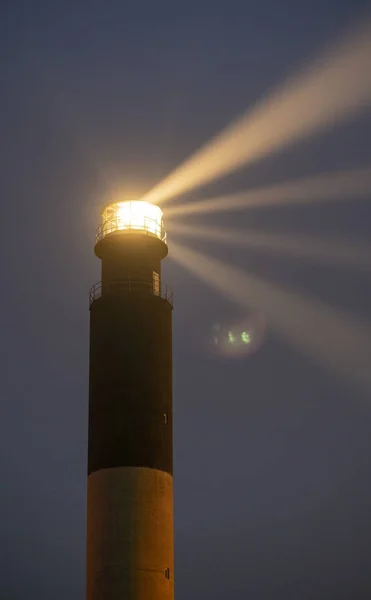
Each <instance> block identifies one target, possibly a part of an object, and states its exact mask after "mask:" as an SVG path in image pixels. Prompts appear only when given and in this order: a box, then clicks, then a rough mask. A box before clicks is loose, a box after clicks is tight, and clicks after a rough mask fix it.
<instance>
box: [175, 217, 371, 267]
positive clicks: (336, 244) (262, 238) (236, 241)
mask: <svg viewBox="0 0 371 600" xmlns="http://www.w3.org/2000/svg"><path fill="white" fill-rule="evenodd" d="M168 230H169V233H170V235H171V234H172V233H175V234H177V235H185V236H190V237H196V238H200V239H203V240H214V241H217V242H221V243H224V244H230V245H233V246H249V247H253V248H258V249H261V250H263V251H265V250H268V251H273V252H280V253H283V254H289V255H291V256H298V257H303V258H314V259H316V260H317V261H319V262H321V263H324V264H339V265H350V266H353V267H360V268H370V267H371V245H370V244H367V243H366V242H364V243H362V242H355V241H352V240H348V239H347V240H344V241H340V240H338V239H334V238H329V237H323V238H320V237H314V236H308V235H303V234H300V235H291V234H277V233H267V232H261V231H256V230H252V229H251V230H250V229H244V230H228V229H222V228H219V227H201V226H198V225H183V224H178V223H172V222H171V221H170V222H169V226H168Z"/></svg>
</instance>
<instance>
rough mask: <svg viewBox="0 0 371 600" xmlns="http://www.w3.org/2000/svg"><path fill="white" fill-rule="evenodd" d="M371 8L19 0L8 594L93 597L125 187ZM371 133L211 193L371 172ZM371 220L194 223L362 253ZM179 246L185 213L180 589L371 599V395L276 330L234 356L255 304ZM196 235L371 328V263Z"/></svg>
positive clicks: (9, 68)
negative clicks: (214, 279)
mask: <svg viewBox="0 0 371 600" xmlns="http://www.w3.org/2000/svg"><path fill="white" fill-rule="evenodd" d="M368 8H369V4H368V3H367V2H361V1H358V2H355V1H354V0H313V1H312V2H303V1H300V0H281V1H278V0H259V1H257V0H251V1H249V0H245V1H241V2H238V1H233V0H231V1H229V2H227V1H221V0H213V1H211V0H210V2H204V3H203V2H197V3H196V2H190V3H184V2H174V1H173V2H168V1H163V2H161V1H160V2H154V1H153V0H152V1H151V0H142V1H140V0H138V2H136V3H135V2H131V1H127V2H118V1H111V2H109V1H107V2H106V3H104V2H102V1H96V0H95V1H94V0H92V1H90V2H82V1H79V0H76V2H68V1H66V2H46V1H45V2H41V1H37V0H35V1H31V0H29V1H24V2H22V1H17V0H12V1H9V0H8V1H7V2H5V3H4V5H3V8H2V9H1V14H0V17H1V18H0V63H1V67H0V77H1V96H0V128H1V129H0V131H1V137H0V144H1V150H0V171H1V176H0V181H1V212H2V235H1V236H0V243H1V246H2V249H1V250H2V252H1V262H0V269H1V271H0V278H1V289H2V294H1V311H0V319H1V323H0V327H1V329H0V332H1V335H0V352H1V362H0V365H1V403H0V445H1V446H0V447H1V452H0V474H1V479H0V481H1V484H0V558H1V560H0V597H1V598H3V599H4V600H20V599H25V600H26V599H27V600H34V599H35V600H36V599H38V600H44V599H45V600H50V599H51V598H53V599H54V600H65V599H66V598H68V599H69V600H81V599H82V598H84V593H85V592H84V589H85V514H86V506H85V501H86V499H85V494H86V463H87V408H88V344H89V311H88V294H89V288H90V287H91V285H93V284H94V283H95V282H96V281H98V280H99V279H100V273H99V268H100V264H99V260H98V259H96V258H95V256H94V253H93V245H94V235H95V228H96V226H97V225H98V224H99V214H100V208H101V206H102V204H104V202H106V201H107V197H113V195H114V193H116V191H117V190H119V191H120V193H123V194H126V195H127V196H129V197H130V198H133V197H134V198H135V197H138V196H140V195H141V194H143V193H144V192H146V191H148V190H149V189H150V188H151V186H153V185H155V184H156V183H157V182H159V181H160V180H161V179H162V178H163V177H164V176H165V175H167V174H168V173H169V172H170V171H171V170H172V169H173V168H175V167H176V166H177V165H178V164H179V163H180V162H181V161H182V160H184V159H186V158H187V157H188V156H190V155H191V154H192V153H193V152H194V151H195V150H196V149H198V148H199V147H201V146H202V145H203V144H204V143H206V142H207V141H208V140H209V139H210V138H211V137H212V136H214V135H215V134H216V133H217V132H219V131H220V130H221V129H222V128H223V127H225V126H226V125H227V124H228V123H229V122H230V121H231V120H232V119H234V118H235V117H237V116H238V115H240V114H241V113H242V112H244V111H245V110H247V109H248V108H249V107H250V106H253V105H254V104H255V103H257V102H259V100H260V99H262V98H264V97H265V96H266V95H267V94H269V92H270V91H271V90H273V89H275V88H276V87H277V86H278V85H280V84H281V83H282V82H283V81H285V79H287V77H288V76H290V75H291V74H293V73H295V72H297V71H298V70H299V69H300V68H301V67H302V66H305V65H306V64H307V63H308V62H309V61H310V60H311V58H313V57H316V56H318V55H319V54H320V53H321V52H322V51H323V49H325V48H326V47H327V45H328V44H329V42H330V41H332V40H334V39H336V37H337V36H339V35H341V33H342V32H343V31H345V30H346V29H347V27H349V26H351V25H352V24H353V23H356V22H357V20H358V19H359V18H362V15H363V14H366V10H368ZM370 69H371V67H370ZM370 134H371V117H370V112H365V113H363V115H360V116H358V117H357V118H356V117H353V118H350V119H348V120H346V121H344V123H341V124H338V125H337V126H336V127H334V128H332V129H329V130H328V131H326V132H322V133H318V134H317V135H315V136H312V137H311V138H308V139H306V140H302V141H300V142H298V143H296V144H295V145H293V146H291V147H288V148H285V149H284V150H282V151H281V152H277V153H276V154H275V155H272V156H270V157H268V158H265V159H264V160H261V161H259V162H257V163H256V164H253V165H251V166H250V167H248V168H246V169H243V170H241V171H239V172H238V173H236V174H235V175H234V176H229V177H227V178H224V179H223V180H221V181H218V182H214V183H212V184H210V185H208V186H207V187H206V188H205V189H204V190H202V193H203V194H204V195H205V197H206V196H208V195H209V196H215V195H220V194H223V193H224V192H226V191H227V190H228V191H240V190H244V189H248V188H249V187H250V186H265V185H267V184H269V183H274V182H278V181H282V182H284V181H291V180H293V179H296V178H299V177H308V176H311V175H314V174H317V173H320V172H328V171H332V170H341V169H348V168H355V167H365V166H368V165H369V164H370V159H371V144H370V139H371V137H370ZM110 195H111V196H110ZM193 197H195V198H198V197H199V193H198V192H197V193H196V192H195V194H193V192H192V193H191V194H188V195H187V198H184V199H183V201H184V202H186V201H188V200H189V201H191V200H192V198H193ZM169 206H170V204H169ZM164 211H165V223H166V205H165V206H164ZM178 218H179V217H178ZM370 221H371V208H370V205H369V202H368V201H365V200H363V201H361V200H356V199H354V200H352V199H347V201H341V202H331V203H323V204H319V203H317V204H315V205H306V206H299V207H293V206H291V207H287V206H286V207H279V206H276V207H274V208H266V209H254V210H249V211H245V212H240V213H233V212H230V213H228V212H225V213H221V214H215V215H212V214H208V215H205V216H202V217H201V215H200V216H199V217H192V216H189V217H187V223H196V222H197V223H198V224H201V223H202V224H203V225H208V223H213V226H215V225H217V226H219V227H224V226H225V227H227V228H229V229H230V228H234V227H239V228H240V229H241V228H243V227H244V226H246V227H249V228H254V227H256V228H257V229H259V230H270V231H276V232H281V233H290V232H291V233H293V232H295V233H296V234H298V233H304V232H305V233H306V234H313V235H314V234H315V235H321V236H323V237H324V239H325V238H326V235H327V234H331V235H332V236H333V235H339V236H340V235H341V236H343V237H344V236H345V237H346V239H348V238H349V239H350V238H353V239H357V240H362V239H363V240H366V239H367V238H368V237H369V235H370V225H369V224H370ZM171 238H172V235H171V226H170V224H169V257H170V258H169V259H167V260H166V265H164V278H165V279H166V282H168V283H169V284H170V285H171V286H172V287H173V289H174V291H175V294H176V296H175V309H174V414H175V450H174V451H175V545H176V547H175V552H176V573H175V581H176V598H177V600H227V599H228V600H245V599H251V600H291V599H293V600H294V599H295V600H297V599H300V600H322V599H326V600H327V599H328V600H361V599H362V600H363V599H365V600H366V599H368V598H370V597H371V569H370V555H371V528H370V525H369V524H368V522H369V520H370V519H369V516H370V505H371V480H370V462H371V443H370V434H371V399H370V398H369V397H368V396H369V394H367V393H366V391H364V390H362V389H361V388H358V387H357V385H355V384H353V383H350V382H349V381H347V380H346V379H343V378H342V377H341V376H340V375H338V376H336V375H335V374H334V373H330V372H329V371H328V370H327V369H326V368H325V367H321V365H319V364H316V363H315V361H312V360H310V359H309V358H307V356H306V355H305V353H304V352H303V351H302V349H301V348H300V347H299V346H291V345H289V344H288V343H287V342H285V341H284V340H283V339H282V338H280V337H279V336H278V335H277V334H276V333H275V332H274V331H273V329H271V328H270V326H269V322H267V324H266V332H265V336H264V339H262V343H261V345H260V347H259V349H258V350H257V351H256V352H255V353H254V354H251V355H245V356H244V357H242V358H241V357H239V358H232V357H229V358H228V357H223V356H216V355H215V353H214V352H213V351H212V343H211V338H212V327H213V325H214V324H215V323H221V324H222V325H223V327H224V326H225V327H228V324H229V323H233V322H235V321H236V320H238V319H242V320H243V319H244V318H245V317H246V311H245V313H244V312H243V311H242V310H241V307H237V306H235V305H234V304H232V303H230V302H228V301H227V300H225V299H223V298H222V297H221V296H220V295H219V294H218V293H217V292H216V291H214V290H213V289H211V288H210V287H208V286H207V285H206V284H204V283H202V282H201V281H199V280H197V279H196V278H195V277H194V276H193V275H191V274H190V273H188V272H187V271H185V270H184V269H183V268H182V267H181V266H179V265H178V264H177V263H176V262H174V261H172V260H171ZM174 238H176V236H175V234H174ZM179 241H181V242H182V243H187V244H188V245H190V246H191V247H192V248H193V249H199V250H201V251H205V252H207V253H208V254H212V255H213V256H215V257H217V258H218V259H219V260H223V261H226V262H228V263H232V264H233V265H237V266H239V267H241V268H243V269H246V270H248V271H249V272H252V273H255V274H257V275H259V276H261V277H264V278H266V279H267V280H268V281H270V282H274V283H276V284H278V285H284V286H287V287H289V288H291V289H294V290H296V291H298V292H300V293H302V294H308V295H310V296H312V297H315V298H317V299H320V300H321V301H323V302H325V303H328V304H329V305H330V306H333V307H335V308H338V309H341V310H343V311H345V312H347V313H348V314H350V315H352V316H353V317H356V318H358V319H363V320H368V321H370V319H371V312H370V305H371V287H370V281H369V276H370V273H369V272H366V271H356V270H355V269H350V268H349V267H347V268H342V267H339V266H338V267H328V266H323V265H322V266H321V265H317V264H316V263H315V261H310V260H303V259H297V258H295V257H294V256H292V257H284V256H279V255H276V254H275V253H272V252H268V251H267V252H262V251H258V250H254V251H253V250H251V249H248V248H229V247H227V246H223V245H220V244H218V243H215V242H208V243H207V244H206V243H203V242H201V241H200V240H191V239H183V238H182V239H181V240H180V239H179ZM318 335H321V331H320V330H319V331H318ZM149 600H150V599H149Z"/></svg>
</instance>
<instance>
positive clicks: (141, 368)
mask: <svg viewBox="0 0 371 600" xmlns="http://www.w3.org/2000/svg"><path fill="white" fill-rule="evenodd" d="M166 253H167V248H166V245H165V244H164V242H163V241H161V240H160V239H157V238H155V237H153V236H150V235H147V234H145V233H140V232H139V233H138V232H136V233H128V232H121V233H120V232H118V234H112V235H108V236H106V237H105V238H103V239H101V240H100V241H98V243H97V246H96V254H97V255H98V256H99V257H100V258H101V260H102V282H101V284H100V285H99V286H98V287H95V288H93V292H92V294H91V306H90V374H89V442H88V492H87V507H88V510H87V596H86V597H87V600H173V597H174V583H173V582H174V534H173V477H172V475H173V448H172V439H173V433H172V422H173V418H172V305H171V302H170V301H169V297H168V296H167V294H166V293H162V286H161V259H162V258H163V257H164V256H165V255H166Z"/></svg>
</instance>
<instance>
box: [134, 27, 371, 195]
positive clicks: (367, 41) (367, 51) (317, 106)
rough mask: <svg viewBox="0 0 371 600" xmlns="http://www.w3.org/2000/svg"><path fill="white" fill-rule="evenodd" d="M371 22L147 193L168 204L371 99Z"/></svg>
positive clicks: (353, 111)
mask: <svg viewBox="0 0 371 600" xmlns="http://www.w3.org/2000/svg"><path fill="white" fill-rule="evenodd" d="M370 64H371V22H370V20H367V21H366V22H365V23H364V24H362V26H361V27H358V28H357V29H356V30H355V31H352V32H351V33H350V34H348V35H347V36H345V39H343V40H342V42H340V43H338V44H336V45H335V46H333V47H332V48H331V49H330V50H329V51H328V52H327V53H326V54H325V55H324V56H323V57H321V58H320V59H319V60H316V61H314V62H313V64H312V65H311V66H310V67H309V68H307V69H305V70H304V71H303V72H302V73H301V74H300V75H299V76H297V77H295V78H293V79H291V80H289V81H288V83H287V84H286V85H285V86H283V88H282V89H279V90H278V91H277V92H276V93H274V94H273V95H272V96H270V97H268V98H267V99H266V100H263V101H262V102H261V103H260V104H258V105H257V106H256V108H255V109H252V110H251V111H248V112H247V113H246V114H245V115H243V116H242V117H241V118H239V119H237V120H236V121H235V122H233V123H232V124H231V125H230V126H229V127H227V128H226V129H225V130H224V131H222V132H221V133H220V134H219V135H217V136H216V137H215V138H214V139H212V140H211V141H210V142H209V143H208V144H207V145H206V146H205V147H204V148H201V149H200V150H198V151H197V152H196V153H195V154H194V155H193V156H192V157H191V158H189V159H188V160H186V161H185V162H184V163H182V164H181V165H180V166H179V167H178V168H177V169H175V171H173V172H172V173H171V174H170V175H168V177H166V178H165V179H164V180H163V181H162V182H161V183H159V184H158V185H157V186H155V187H154V188H153V189H152V190H151V191H150V192H149V193H148V194H147V195H146V196H145V197H144V200H147V201H149V202H153V203H155V204H157V203H163V202H165V201H166V200H169V199H171V198H173V197H175V196H179V195H180V194H183V193H185V192H187V191H190V190H192V189H194V188H197V187H199V186H201V185H204V184H206V183H209V182H211V181H213V180H215V179H217V178H219V177H222V176H224V175H227V174H228V173H231V172H233V171H235V170H236V169H239V168H241V167H243V166H245V165H247V164H251V163H253V162H255V161H257V160H258V159H262V158H264V157H265V156H267V155H269V154H271V153H272V152H277V151H278V150H279V149H281V148H283V147H285V146H288V145H289V144H292V143H294V142H297V141H299V140H300V139H303V138H305V137H308V136H309V135H312V134H314V133H315V132H318V131H320V130H323V129H326V128H329V127H330V126H333V125H335V124H336V123H338V122H340V121H342V120H344V119H345V118H346V117H348V116H350V115H352V114H355V113H357V112H358V111H360V110H361V109H364V108H365V107H367V106H369V105H370V103H371V77H370Z"/></svg>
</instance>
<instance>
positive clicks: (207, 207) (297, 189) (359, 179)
mask: <svg viewBox="0 0 371 600" xmlns="http://www.w3.org/2000/svg"><path fill="white" fill-rule="evenodd" d="M370 196H371V168H369V167H367V168H364V169H353V170H349V171H337V172H334V173H327V174H321V175H316V176H314V177H308V178H305V179H298V180H295V181H289V182H284V183H278V184H273V185H270V186H267V187H264V188H260V187H259V188H253V189H251V190H247V191H245V192H238V193H236V194H230V195H225V196H218V197H216V198H208V199H206V200H198V201H196V202H188V203H187V204H179V205H176V206H169V208H168V209H167V211H166V214H167V216H168V217H173V216H175V215H187V214H188V215H189V214H197V213H198V214H200V213H208V212H223V211H230V210H232V209H233V210H235V211H237V210H246V209H249V208H257V207H258V208H260V207H265V206H274V205H282V206H283V205H285V204H296V203H312V202H328V201H334V200H341V199H344V198H351V199H353V198H355V197H357V198H365V197H366V198H368V197H370Z"/></svg>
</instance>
